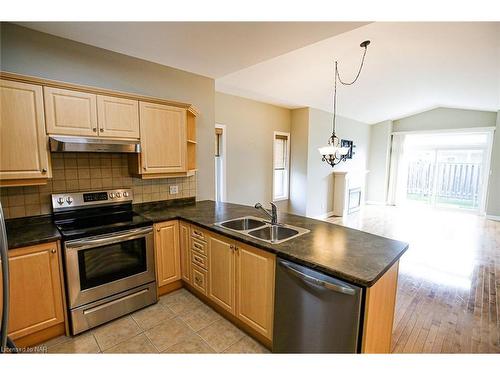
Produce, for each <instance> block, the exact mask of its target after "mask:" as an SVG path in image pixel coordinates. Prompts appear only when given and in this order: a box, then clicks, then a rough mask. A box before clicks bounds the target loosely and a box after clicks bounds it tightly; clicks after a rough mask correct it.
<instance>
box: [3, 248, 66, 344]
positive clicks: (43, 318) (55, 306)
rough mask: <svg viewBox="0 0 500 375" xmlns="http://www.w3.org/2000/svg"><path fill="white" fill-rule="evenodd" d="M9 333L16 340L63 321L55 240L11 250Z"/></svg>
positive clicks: (57, 249)
mask: <svg viewBox="0 0 500 375" xmlns="http://www.w3.org/2000/svg"><path fill="white" fill-rule="evenodd" d="M9 268H10V314H9V335H10V336H11V338H12V339H13V340H16V339H18V338H20V337H23V336H26V335H29V334H31V333H34V332H37V331H41V330H43V329H45V328H49V327H51V326H54V325H56V324H59V323H62V322H64V308H63V290H62V281H61V272H60V265H59V248H58V245H57V243H56V242H52V243H47V244H41V245H35V246H30V247H26V248H20V249H15V250H11V251H9Z"/></svg>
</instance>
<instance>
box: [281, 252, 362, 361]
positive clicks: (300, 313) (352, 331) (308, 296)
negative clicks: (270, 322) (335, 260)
mask: <svg viewBox="0 0 500 375" xmlns="http://www.w3.org/2000/svg"><path fill="white" fill-rule="evenodd" d="M360 312H361V288H359V287H357V286H354V285H351V284H349V283H346V282H344V281H341V280H338V279H335V278H333V277H331V276H327V275H325V274H323V273H320V272H317V271H314V270H312V269H310V268H307V267H303V266H300V265H298V264H295V263H292V262H289V261H287V260H284V259H281V258H278V261H277V263H276V291H275V307H274V333H273V352H275V353H356V352H357V351H358V336H359V325H360Z"/></svg>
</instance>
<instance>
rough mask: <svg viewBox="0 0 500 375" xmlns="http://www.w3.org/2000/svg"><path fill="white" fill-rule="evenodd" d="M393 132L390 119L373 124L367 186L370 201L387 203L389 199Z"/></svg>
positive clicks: (367, 197)
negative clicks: (388, 189)
mask: <svg viewBox="0 0 500 375" xmlns="http://www.w3.org/2000/svg"><path fill="white" fill-rule="evenodd" d="M391 132H392V121H390V120H389V121H383V122H379V123H378V124H375V125H372V126H371V136H370V147H369V156H368V170H369V172H368V175H367V187H366V201H367V202H368V203H376V204H385V203H386V201H387V187H388V182H389V161H390V147H391V144H390V142H391Z"/></svg>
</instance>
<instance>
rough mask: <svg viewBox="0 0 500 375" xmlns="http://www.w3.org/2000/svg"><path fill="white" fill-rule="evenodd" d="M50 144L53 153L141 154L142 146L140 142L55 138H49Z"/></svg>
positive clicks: (88, 138)
mask: <svg viewBox="0 0 500 375" xmlns="http://www.w3.org/2000/svg"><path fill="white" fill-rule="evenodd" d="M49 142H50V151H52V152H120V153H139V152H141V145H140V143H139V141H125V140H116V139H104V138H90V137H68V136H53V137H49Z"/></svg>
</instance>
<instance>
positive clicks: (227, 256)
mask: <svg viewBox="0 0 500 375" xmlns="http://www.w3.org/2000/svg"><path fill="white" fill-rule="evenodd" d="M233 248H234V245H233V243H232V242H230V240H228V239H225V238H224V237H221V236H217V235H214V234H210V235H209V237H208V296H209V297H210V298H211V299H212V300H213V301H214V302H215V303H217V304H218V305H219V306H221V307H223V308H224V309H226V310H228V311H230V312H231V313H233V314H234V313H235V307H236V304H235V287H234V286H235V284H234V282H235V273H234V270H235V264H234V250H233Z"/></svg>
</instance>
